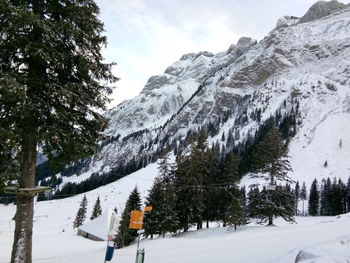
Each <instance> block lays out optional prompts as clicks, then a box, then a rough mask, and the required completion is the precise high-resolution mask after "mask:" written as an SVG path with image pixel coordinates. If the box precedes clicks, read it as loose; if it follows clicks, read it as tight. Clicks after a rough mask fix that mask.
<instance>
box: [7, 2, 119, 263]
mask: <svg viewBox="0 0 350 263" xmlns="http://www.w3.org/2000/svg"><path fill="white" fill-rule="evenodd" d="M77 14H78V15H77ZM98 14H99V8H98V6H97V5H96V4H95V2H94V1H93V0H81V1H68V0H60V1H58V0H50V1H43V0H28V1H15V0H7V1H0V17H1V18H0V28H1V38H0V50H1V52H0V75H1V78H0V141H1V142H5V143H2V146H1V147H2V148H4V149H5V150H2V149H0V151H1V152H0V159H1V161H0V164H1V163H3V161H4V158H5V159H6V160H5V161H6V163H7V167H5V169H3V168H4V167H3V166H2V165H0V167H1V168H0V170H4V171H5V172H6V176H1V179H0V181H2V179H4V178H5V179H12V178H11V174H13V171H14V170H17V171H18V174H19V178H18V186H19V187H20V188H33V187H34V186H35V173H36V158H37V146H38V145H39V144H40V145H41V148H42V150H43V152H44V154H45V155H46V156H47V157H48V158H49V160H50V162H51V163H52V164H57V165H58V166H61V165H62V162H63V163H68V162H70V161H74V160H77V159H79V158H81V157H84V156H88V155H91V154H92V153H94V151H95V149H96V147H97V144H96V142H97V141H99V140H100V138H101V131H102V130H103V129H104V128H105V126H106V124H107V122H106V120H105V118H104V117H103V116H102V115H101V114H100V113H99V112H102V110H103V109H105V105H106V103H107V102H108V101H109V100H108V98H107V95H109V94H110V93H111V91H112V90H111V88H110V87H109V86H108V84H109V82H114V81H115V80H116V78H115V77H113V75H112V71H111V67H112V65H111V64H105V63H104V61H103V57H102V55H101V49H102V47H103V46H104V45H105V44H106V37H104V36H103V35H102V32H103V23H102V22H101V21H100V20H99V19H98ZM9 152H11V156H9V155H8V153H9ZM1 172H3V171H1ZM0 184H1V183H0ZM33 204H34V198H33V197H32V196H18V198H17V212H16V216H15V221H16V227H15V232H14V241H13V249H12V255H11V262H12V263H14V261H16V263H18V262H26V263H28V262H31V261H32V256H31V255H32V253H31V248H32V240H31V239H32V234H31V233H32V228H33V215H34V211H33ZM19 242H20V243H21V245H19Z"/></svg>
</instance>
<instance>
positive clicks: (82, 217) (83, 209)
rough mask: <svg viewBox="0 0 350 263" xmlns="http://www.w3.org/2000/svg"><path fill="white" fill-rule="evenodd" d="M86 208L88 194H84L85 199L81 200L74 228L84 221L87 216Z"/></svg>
mask: <svg viewBox="0 0 350 263" xmlns="http://www.w3.org/2000/svg"><path fill="white" fill-rule="evenodd" d="M86 209H87V199H86V196H85V195H84V197H83V199H82V200H81V203H80V207H79V210H78V212H77V215H76V217H75V220H74V224H73V228H77V227H79V226H81V225H82V224H83V223H84V221H85V218H86Z"/></svg>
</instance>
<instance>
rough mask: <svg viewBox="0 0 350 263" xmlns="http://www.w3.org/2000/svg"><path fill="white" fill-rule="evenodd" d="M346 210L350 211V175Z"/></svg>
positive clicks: (347, 185) (347, 186)
mask: <svg viewBox="0 0 350 263" xmlns="http://www.w3.org/2000/svg"><path fill="white" fill-rule="evenodd" d="M346 212H347V213H349V212H350V177H349V178H348V183H347V184H346Z"/></svg>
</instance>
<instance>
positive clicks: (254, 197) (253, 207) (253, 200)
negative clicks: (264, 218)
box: [248, 186, 260, 218]
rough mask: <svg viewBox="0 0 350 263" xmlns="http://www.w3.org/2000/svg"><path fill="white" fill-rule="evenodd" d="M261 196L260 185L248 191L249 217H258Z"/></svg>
mask: <svg viewBox="0 0 350 263" xmlns="http://www.w3.org/2000/svg"><path fill="white" fill-rule="evenodd" d="M259 196H260V191H259V187H257V186H253V187H251V188H250V190H249V192H248V216H249V217H252V218H256V217H257V215H258V207H259Z"/></svg>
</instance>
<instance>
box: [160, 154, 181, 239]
mask: <svg viewBox="0 0 350 263" xmlns="http://www.w3.org/2000/svg"><path fill="white" fill-rule="evenodd" d="M162 166H163V167H162ZM164 166H165V167H168V168H165V167H164ZM159 178H160V181H161V184H162V187H163V188H162V189H163V198H164V206H163V208H162V210H163V215H164V216H163V218H162V220H160V227H161V232H162V234H163V235H164V233H167V232H175V231H176V230H177V229H178V228H179V221H178V218H177V211H176V192H175V167H174V164H170V161H169V154H165V155H164V156H163V157H162V158H161V160H160V165H159Z"/></svg>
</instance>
